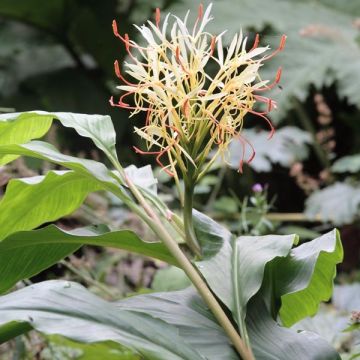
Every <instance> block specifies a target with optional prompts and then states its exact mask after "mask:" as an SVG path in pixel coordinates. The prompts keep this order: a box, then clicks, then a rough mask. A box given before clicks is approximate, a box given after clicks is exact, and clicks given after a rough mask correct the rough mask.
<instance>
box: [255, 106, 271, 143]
mask: <svg viewBox="0 0 360 360" xmlns="http://www.w3.org/2000/svg"><path fill="white" fill-rule="evenodd" d="M249 113H251V114H254V115H257V116H260V117H261V118H263V119H264V120H265V121H266V122H267V124H268V125H269V127H270V134H269V136H268V140H270V139H271V138H272V137H273V136H274V134H275V128H274V125H273V124H272V122H271V121H270V120H269V119H268V118H267V117H266V116H265V115H264V113H259V112H256V111H254V110H249Z"/></svg>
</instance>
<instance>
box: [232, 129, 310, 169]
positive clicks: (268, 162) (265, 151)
mask: <svg viewBox="0 0 360 360" xmlns="http://www.w3.org/2000/svg"><path fill="white" fill-rule="evenodd" d="M242 135H243V137H244V138H246V139H247V140H248V141H249V142H250V143H251V144H252V146H253V147H254V148H255V149H256V156H255V157H254V159H253V160H252V161H251V162H250V164H249V166H250V167H252V168H253V169H254V170H256V171H258V172H268V171H270V170H271V169H272V164H280V165H281V166H284V167H289V166H291V165H292V164H293V163H294V162H296V161H299V160H304V159H306V158H307V156H308V153H309V149H308V146H307V145H308V144H311V142H312V139H311V136H310V134H309V133H307V132H306V131H303V130H301V129H299V128H296V127H293V126H286V127H283V128H281V129H278V130H277V131H276V135H275V136H274V137H273V138H271V139H268V136H269V134H268V133H267V132H266V131H255V130H252V129H245V130H243V132H242ZM229 151H230V153H229V154H230V158H229V162H230V165H231V167H233V168H234V169H238V168H239V164H240V161H241V159H242V158H243V155H244V154H243V147H242V144H241V142H240V141H239V140H237V139H234V140H233V141H232V142H231V143H230V146H229ZM250 155H251V149H250V147H248V146H247V147H246V148H245V159H248V158H249V157H250Z"/></svg>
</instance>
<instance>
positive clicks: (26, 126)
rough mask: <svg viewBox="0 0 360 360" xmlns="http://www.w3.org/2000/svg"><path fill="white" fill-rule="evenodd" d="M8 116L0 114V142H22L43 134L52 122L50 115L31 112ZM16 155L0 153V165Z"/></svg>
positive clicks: (4, 143) (7, 143)
mask: <svg viewBox="0 0 360 360" xmlns="http://www.w3.org/2000/svg"><path fill="white" fill-rule="evenodd" d="M11 115H12V114H10V115H9V117H7V116H4V115H0V144H1V145H9V144H22V143H25V142H28V141H30V140H32V139H37V138H41V137H42V136H44V135H45V134H46V133H47V132H48V130H49V129H50V126H51V124H52V116H49V115H46V116H37V115H36V114H33V113H23V114H20V115H19V116H16V120H15V118H14V117H13V116H11ZM17 157H18V155H4V154H2V155H0V165H4V164H7V163H8V162H10V161H13V160H14V159H16V158H17Z"/></svg>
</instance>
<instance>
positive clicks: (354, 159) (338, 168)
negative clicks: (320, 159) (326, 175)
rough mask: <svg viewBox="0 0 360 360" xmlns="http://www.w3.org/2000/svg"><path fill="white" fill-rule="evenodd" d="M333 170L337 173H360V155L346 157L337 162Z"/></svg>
mask: <svg viewBox="0 0 360 360" xmlns="http://www.w3.org/2000/svg"><path fill="white" fill-rule="evenodd" d="M331 169H332V171H334V172H336V173H346V172H349V173H352V174H356V173H357V172H359V171H360V155H349V156H344V157H342V158H340V159H338V160H336V161H335V162H334V164H333V166H332V167H331Z"/></svg>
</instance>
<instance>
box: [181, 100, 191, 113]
mask: <svg viewBox="0 0 360 360" xmlns="http://www.w3.org/2000/svg"><path fill="white" fill-rule="evenodd" d="M182 112H183V114H184V115H185V116H186V117H187V118H188V117H189V115H190V105H189V99H186V100H185V101H184V104H183V106H182Z"/></svg>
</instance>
